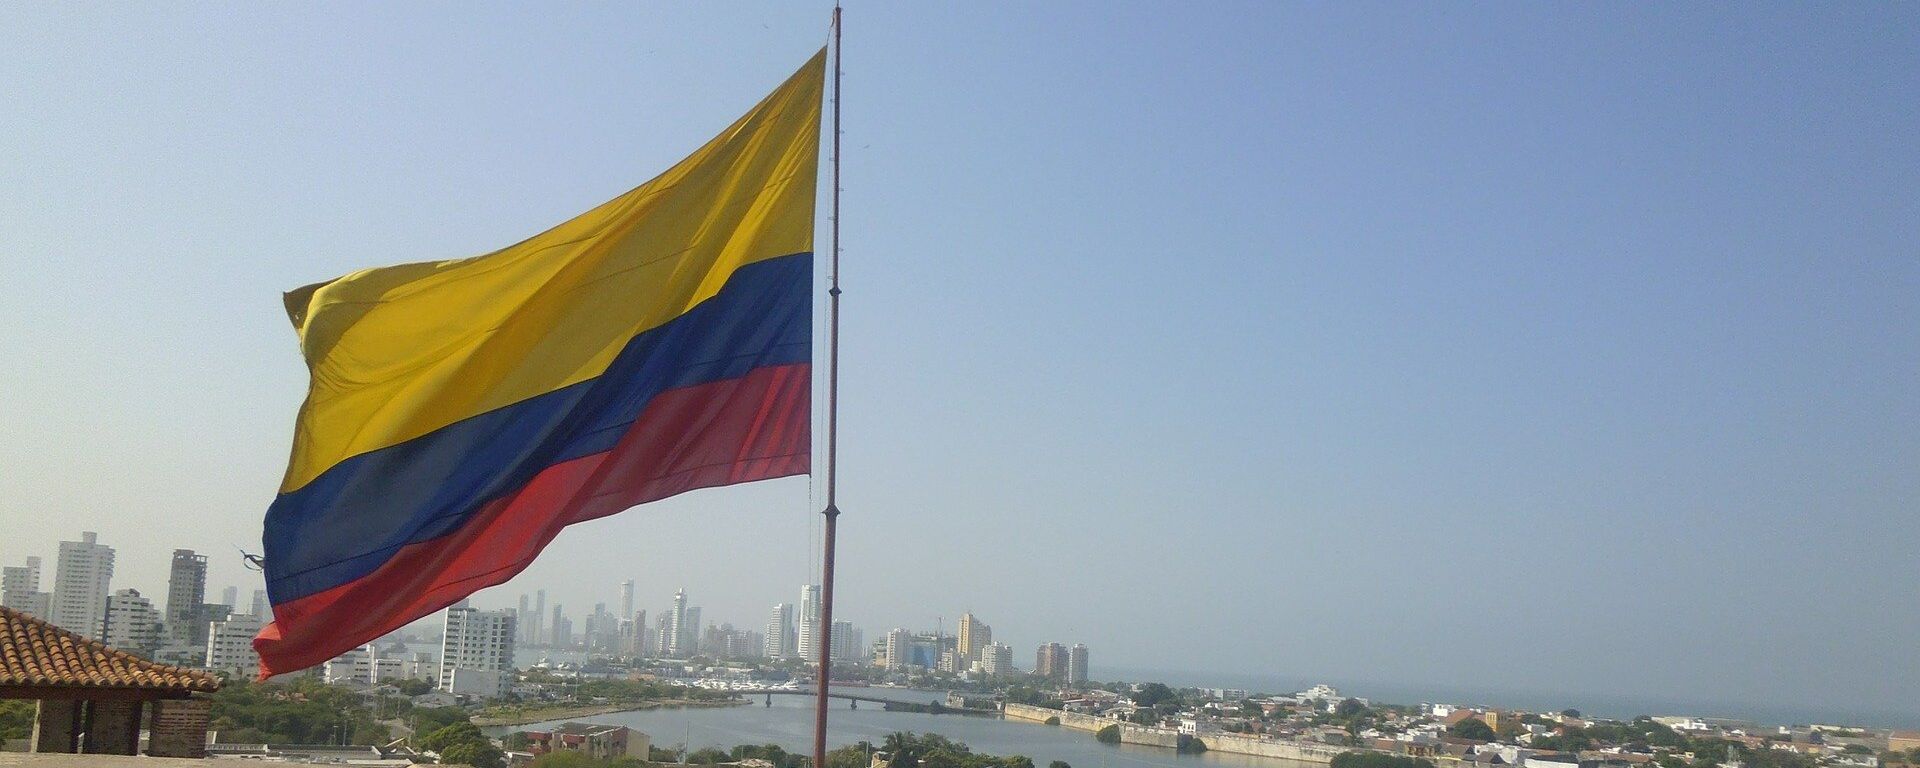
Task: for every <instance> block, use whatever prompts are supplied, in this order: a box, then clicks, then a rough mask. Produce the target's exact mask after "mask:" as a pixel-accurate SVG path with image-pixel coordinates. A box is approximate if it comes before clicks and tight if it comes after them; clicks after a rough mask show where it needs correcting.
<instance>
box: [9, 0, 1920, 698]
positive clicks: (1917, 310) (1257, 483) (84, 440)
mask: <svg viewBox="0 0 1920 768" xmlns="http://www.w3.org/2000/svg"><path fill="white" fill-rule="evenodd" d="M1917 13H1920V11H1916V9H1915V8H1914V7H1912V6H1897V5H1880V6H1861V7H1855V6H1848V7H1846V8H1845V9H1840V8H1836V7H1832V6H1764V7H1725V6H1633V7H1605V8H1601V7H1596V6H1564V5H1538V6H1524V7H1504V6H1503V7H1484V6H1483V7H1452V6H1448V7H1411V8H1401V9H1396V12H1394V13H1381V12H1379V9H1378V8H1373V7H1363V6H1344V5H1339V6H1286V5H1259V4H1249V5H1243V6H1233V7H1231V8H1229V9H1226V10H1218V9H1216V10H1212V11H1208V12H1201V13H1194V12H1191V10H1190V9H1186V8H1179V7H1173V6H1152V5H1144V4H1140V5H1133V4H1128V5H1120V6H1111V7H1110V6H1107V5H1093V4H1083V5H1071V4H1061V5H1050V6H1046V7H1039V8H1034V9H1031V10H1030V12H1028V13H1023V14H1022V15H1021V21H1022V23H1021V24H1017V25H1008V24H1006V23H1005V19H1004V16H1005V14H1003V13H997V12H993V11H990V10H982V9H979V8H975V7H970V6H959V5H956V6H947V7H917V6H888V5H882V4H874V5H871V6H867V5H856V6H855V7H853V8H850V9H849V11H848V15H849V18H850V19H852V20H853V21H851V22H850V23H849V39H850V43H849V47H848V50H847V70H848V75H847V81H846V84H847V95H848V104H847V107H848V110H847V115H848V121H847V125H846V126H845V128H846V132H845V134H844V139H845V142H846V144H845V149H846V157H845V166H844V171H845V173H844V178H843V182H842V186H844V187H845V188H846V193H845V200H844V202H845V213H844V216H843V217H842V218H843V219H844V221H843V222H842V223H843V224H844V225H845V226H844V227H843V230H844V234H845V237H846V241H845V246H846V248H845V251H844V254H843V255H844V262H843V263H844V268H845V277H846V278H847V282H846V295H845V297H844V299H845V303H846V316H845V322H844V324H843V326H842V331H841V332H842V336H843V338H842V349H843V351H844V352H845V355H844V360H843V361H841V362H842V366H841V370H842V377H843V378H842V381H841V392H840V395H841V398H840V402H841V404H842V411H841V419H840V425H841V428H842V430H843V432H842V436H841V438H842V439H841V440H840V446H839V456H840V461H841V468H842V470H843V472H842V473H841V474H840V487H839V494H840V499H839V507H840V508H841V509H842V510H843V512H844V515H843V516H842V517H841V518H840V526H839V530H840V550H839V555H838V561H837V562H838V567H839V583H838V584H837V585H836V595H837V598H836V602H837V604H836V610H835V617H836V618H838V619H842V620H846V621H850V622H853V623H854V624H855V625H856V626H860V627H863V628H864V629H865V630H866V631H867V632H868V633H869V635H870V636H877V634H876V633H880V632H883V631H886V630H889V629H891V628H894V627H897V626H907V627H932V626H935V625H937V624H940V623H943V622H944V623H946V624H947V626H948V627H949V629H948V630H947V631H949V632H951V631H953V630H952V629H951V627H952V623H953V622H956V621H957V619H958V616H959V614H960V613H961V612H963V611H966V610H969V609H970V608H971V609H977V610H978V612H979V613H980V615H982V616H983V617H985V618H986V619H987V620H989V621H990V623H991V624H992V625H993V626H994V636H995V637H994V640H995V642H1001V643H1005V644H1006V645H1008V646H1009V647H1011V648H1012V652H1013V658H1014V659H1015V661H1016V662H1017V663H1020V664H1025V663H1027V661H1026V660H1027V659H1030V657H1031V656H1032V655H1033V653H1034V649H1035V648H1036V647H1037V646H1038V644H1039V643H1043V642H1055V641H1058V642H1063V643H1065V642H1072V641H1073V638H1085V639H1087V640H1088V641H1089V643H1090V644H1091V645H1093V646H1094V648H1095V651H1096V654H1095V661H1094V665H1095V667H1096V668H1097V667H1100V666H1104V665H1111V666H1114V667H1130V668H1141V669H1181V668H1196V667H1197V668H1200V669H1196V670H1195V671H1201V672H1205V671H1220V672H1233V671H1236V670H1238V671H1270V672H1271V673H1273V674H1281V675H1298V676H1302V677H1307V678H1309V679H1312V678H1319V677H1324V678H1328V679H1336V680H1368V681H1401V682H1405V683H1408V684H1410V685H1433V686H1456V687H1457V686H1465V687H1473V688H1489V689H1499V690H1536V689H1540V688H1562V689H1565V690H1568V691H1574V692H1586V693H1592V694H1608V695H1613V694H1623V695H1624V694H1644V695H1648V696H1657V697H1666V698H1697V699H1704V700H1710V701H1727V702H1734V703H1749V704H1755V705H1764V704H1768V703H1775V702H1808V703H1814V704H1820V705H1833V706H1842V705H1845V706H1858V707H1860V708H1863V709H1869V710H1872V711H1887V712H1897V713H1902V716H1903V717H1912V716H1917V715H1920V712H1915V709H1916V707H1917V706H1920V705H1916V704H1914V702H1913V700H1912V696H1911V692H1912V691H1914V690H1920V660H1916V658H1915V656H1914V654H1913V653H1912V650H1911V647H1910V646H1911V643H1910V642H1909V641H1908V640H1907V638H1911V637H1915V636H1920V603H1916V602H1915V601H1914V600H1913V588H1912V583H1913V579H1912V577H1911V574H1910V569H1904V568H1902V567H1901V565H1900V564H1903V563H1905V562H1907V561H1908V560H1909V555H1908V550H1909V549H1910V547H1907V546H1906V545H1907V543H1908V542H1911V541H1914V540H1916V539H1917V538H1920V515H1915V514H1914V511H1915V510H1916V509H1920V477H1916V473H1914V472H1913V471H1912V468H1913V467H1915V466H1920V442H1917V441H1920V437H1916V436H1920V409H1917V408H1916V406H1915V403H1916V398H1915V397H1914V382H1916V381H1920V334H1913V333H1910V332H1906V329H1910V328H1914V327H1920V302H1917V301H1916V300H1915V297H1916V296H1920V291H1916V290H1915V288H1914V286H1915V285H1920V260H1916V259H1914V258H1913V249H1912V245H1911V240H1912V237H1911V225H1910V223H1909V222H1910V221H1911V220H1912V218H1913V216H1912V214H1911V210H1910V209H1911V208H1912V201H1913V194H1914V193H1913V184H1912V182H1911V179H1912V178H1913V177H1914V176H1915V175H1916V171H1915V169H1916V168H1920V142H1915V141H1914V140H1913V137H1914V136H1915V135H1920V112H1916V107H1915V105H1916V104H1920V97H1916V93H1920V85H1917V84H1916V82H1915V80H1914V74H1913V73H1915V72H1920V18H1916V14H1917ZM823 16H824V14H823V13H821V9H819V8H813V7H802V6H787V5H778V4H761V5H747V4H741V5H726V6H718V5H715V6H682V7H658V8H656V7H645V8H635V7H621V6H585V7H575V8H570V9H566V10H564V11H559V12H553V11H550V10H549V9H545V8H538V9H536V8H532V7H482V8H468V9H462V11H461V12H460V13H457V14H446V13H437V12H434V11H432V10H429V9H422V8H405V7H401V8H385V7H375V6H355V7H346V8H327V9H315V8H291V9H289V8H258V7H246V8H229V7H222V8H218V9H211V8H167V9H155V8H137V9H120V8H114V9H111V10H109V9H106V8H102V7H96V6H74V5H59V4H43V5H32V6H23V7H21V8H19V9H18V12H17V13H15V14H14V15H13V16H12V17H11V18H10V22H12V23H10V24H8V25H6V28H5V29H0V72H6V73H8V74H9V77H7V78H6V82H7V83H8V86H9V88H10V91H9V93H10V95H11V96H12V98H13V99H14V100H15V101H17V103H20V104H24V105H31V107H32V111H33V114H34V115H35V119H33V120H17V121H9V122H7V123H5V124H4V125H0V182H4V184H0V188H3V189H6V190H9V193H8V194H5V195H0V221H6V222H7V223H8V226H6V227H0V254H5V256H0V260H3V261H4V263H5V268H4V271H5V276H6V278H7V279H5V280H0V305H4V306H6V307H8V310H9V312H8V318H9V321H8V322H6V323H4V324H0V347H4V348H6V349H8V350H10V351H14V352H15V357H16V363H15V364H13V365H9V366H6V367H4V368H0V391H5V392H6V393H7V397H6V398H0V434H3V435H5V436H6V438H5V439H4V440H0V466H6V467H8V470H9V471H8V472H7V473H6V474H5V477H4V478H0V491H3V492H0V499H4V501H0V505H3V506H0V517H4V518H5V520H6V521H7V522H8V524H9V536H7V537H5V539H4V540H0V563H4V564H6V565H8V566H12V567H24V565H23V564H24V562H25V558H26V557H28V556H33V557H39V558H41V559H42V566H41V574H40V584H39V587H38V591H39V592H43V593H47V594H49V595H53V594H55V593H57V592H58V591H59V589H58V584H57V583H56V582H57V581H58V580H59V574H58V573H56V570H57V565H56V559H57V555H58V546H59V545H58V542H61V541H69V540H73V539H74V537H75V536H76V535H77V533H78V532H79V531H82V530H88V531H96V532H98V534H99V540H100V542H101V543H103V544H106V545H108V546H112V547H115V548H116V549H117V550H118V556H117V557H116V559H115V561H114V563H113V575H112V579H111V582H110V589H108V590H90V591H89V594H99V593H100V592H105V593H107V594H110V593H111V592H112V591H115V590H119V589H123V588H129V589H136V590H138V591H139V592H140V593H141V596H142V597H144V598H146V599H148V600H150V601H152V602H153V603H154V604H155V606H156V608H158V609H161V610H164V608H165V603H166V592H167V589H166V587H167V582H168V575H169V573H170V569H171V567H172V561H171V558H170V551H171V550H173V549H176V548H179V549H189V550H192V551H193V552H195V553H199V554H203V555H205V556H206V557H207V558H208V560H207V563H206V575H205V576H206V578H205V581H206V590H205V594H209V595H214V594H222V593H223V592H224V588H225V587H227V586H236V587H238V591H237V597H236V601H241V600H245V598H246V597H247V596H248V595H250V594H251V593H252V591H253V590H254V589H257V588H259V587H260V586H261V585H260V583H259V581H258V577H257V575H256V574H253V573H251V572H249V571H247V570H246V568H247V566H246V564H245V561H244V560H243V559H242V557H241V553H242V552H247V553H255V554H257V553H259V552H260V530H261V518H262V515H263V513H264V511H265V509H266V507H267V505H268V503H269V502H270V500H271V499H272V498H273V497H274V496H275V494H276V493H277V489H278V488H279V486H280V483H281V481H282V479H283V478H284V477H285V476H286V471H287V463H286V459H287V457H288V450H287V447H288V445H289V443H290V437H291V423H290V419H289V418H288V417H289V415H290V414H293V413H295V412H296V410H297V408H298V405H299V402H300V398H301V392H302V390H303V388H304V386H305V385H306V384H307V372H306V371H305V370H303V368H304V366H302V365H301V361H300V359H299V358H298V356H296V355H293V354H290V350H292V349H293V348H294V345H295V339H294V336H293V334H292V332H291V331H290V330H289V328H288V327H287V323H286V318H285V316H284V315H285V313H284V311H283V310H284V307H283V304H282V301H281V298H280V297H281V296H282V294H283V292H285V291H287V290H288V289H290V288H293V287H295V286H301V285H308V284H311V283H313V282H314V281H316V280H321V279H325V278H329V277H332V276H335V275H340V274H346V273H349V272H353V271H355V270H359V269H362V268H366V267H370V266H374V265H378V264H392V263H397V262H406V261H419V260H426V259H442V258H460V257H465V256H469V255H472V254H476V253H481V252H484V251H486V250H488V249H491V248H496V247H498V246H499V245H500V244H503V243H513V242H518V241H520V240H522V239H524V238H525V237H527V236H529V235H531V234H533V233H535V232H537V231H540V230H541V229H542V228H544V227H546V226H548V225H550V224H552V223H553V222H556V221H561V220H564V219H565V218H566V217H568V216H571V215H574V214H577V213H578V212H579V211H581V210H585V209H587V208H588V207H590V206H592V205H595V204H598V203H599V202H601V201H604V200H606V199H608V197H609V196H611V195H613V194H617V193H618V192H620V191H621V190H626V189H630V188H632V187H633V185H635V184H637V183H640V182H642V181H644V180H646V179H647V178H650V177H652V176H653V175H654V174H655V173H656V172H657V171H658V170H659V169H660V168H664V167H667V166H668V165H670V164H671V163H673V162H675V161H677V160H678V159H680V158H683V157H685V156H686V155H687V153H688V152H689V151H691V150H692V149H693V148H694V147H696V146H698V145H699V144H700V143H701V142H703V141H705V140H706V139H707V138H709V137H711V136H713V135H714V133H715V131H717V130H720V129H721V128H722V127H724V126H725V125H727V124H729V122H730V121H732V120H733V119H735V118H736V117H737V116H738V115H740V114H741V113H742V110H743V109H745V108H747V107H749V106H750V105H751V104H752V103H753V101H754V100H755V99H756V98H758V97H759V96H760V95H761V94H764V93H765V92H766V87H767V85H768V84H769V83H773V82H778V81H779V80H780V79H781V78H783V77H785V76H786V75H787V74H788V73H791V72H792V71H793V68H794V66H795V65H796V63H798V62H801V61H805V60H806V59H807V57H809V56H811V55H812V54H813V53H814V52H815V51H816V50H817V49H818V47H819V45H820V43H821V39H820V38H821V34H820V33H821V32H822V31H823V29H824V21H825V20H824V18H823ZM855 29H857V30H858V33H857V34H855V33H854V30H855ZM473 50H489V51H494V52H496V53H497V55H490V56H487V57H480V58H479V59H478V60H476V59H475V57H473V56H471V55H470V54H471V52H472V51H473ZM103 220H110V221H111V222H112V225H111V226H102V225H101V222H102V221H103ZM823 221H824V220H823ZM818 303H820V302H818V301H816V304H818ZM815 346H816V348H821V347H823V346H824V345H823V344H816V345H815ZM823 395H824V393H823V392H821V393H816V397H815V402H816V403H820V402H824V400H825V398H824V396H823ZM820 432H821V430H819V429H818V428H817V427H816V429H815V433H816V436H817V435H818V434H819V433H820ZM814 453H815V455H816V456H822V455H824V451H823V450H821V449H816V450H815V452H814ZM822 501H823V500H822V499H821V498H820V497H819V489H818V488H815V487H814V484H813V483H812V482H810V481H809V480H807V479H801V478H792V479H786V480H775V481H769V482H765V483H760V484H755V485H750V486H742V487H736V488H728V489H724V490H714V491H699V492H694V493H689V494H685V495H682V496H678V497H675V498H672V499H669V500H666V501H663V502H660V503H657V504H653V505H650V506H648V507H646V508H644V509H641V510H637V511H635V512H632V513H627V514H621V515H615V516H612V517H608V518H605V519H600V520H595V521H591V522H588V523H583V524H581V525H579V526H577V527H576V528H574V529H571V530H568V531H566V532H564V533H562V534H561V535H560V536H559V537H558V538H557V539H555V540H554V541H553V543H552V545H551V549H550V550H548V551H547V552H546V554H545V556H544V557H542V558H541V559H540V560H538V561H536V562H535V563H533V565H532V566H531V567H529V568H528V569H527V570H526V571H525V572H524V573H522V574H521V575H520V577H519V578H518V579H516V581H515V582H514V583H510V584H507V585H504V586H502V587H500V588H499V589H498V590H492V591H487V592H483V593H480V594H478V595H475V596H474V599H475V600H476V601H477V604H484V605H489V606H494V607H502V606H507V605H517V599H518V595H519V594H521V593H523V592H524V593H531V592H533V591H534V589H535V588H546V589H550V590H551V591H552V594H550V595H549V596H548V599H547V601H546V605H545V611H546V612H547V613H548V614H550V613H551V610H552V608H553V607H554V606H555V605H564V606H565V607H566V611H567V613H569V614H570V615H572V616H574V617H575V630H576V631H578V630H580V629H582V628H583V626H582V620H583V618H584V617H585V616H587V615H589V614H591V613H592V606H594V605H595V604H597V603H606V604H607V605H609V606H618V605H620V602H621V601H620V599H619V595H618V587H619V584H620V583H621V582H622V581H624V580H627V579H632V580H634V581H635V582H636V593H637V596H636V603H637V605H636V608H638V607H639V606H642V605H644V606H645V607H647V608H649V609H650V610H652V611H656V612H657V611H658V610H659V609H660V608H661V607H662V605H663V603H662V600H661V597H660V596H661V595H662V594H663V593H664V594H671V592H672V590H673V589H675V588H679V587H686V588H687V589H689V590H690V591H692V592H694V593H695V594H697V595H698V596H699V597H698V598H697V599H696V601H695V602H697V603H699V604H700V607H701V608H703V609H704V611H705V613H706V615H708V616H726V617H728V618H729V619H730V620H731V621H732V622H733V623H734V624H735V625H736V626H739V627H746V628H758V627H762V626H764V624H765V623H766V620H767V612H768V610H769V608H770V607H771V606H772V605H774V604H776V603H794V604H795V605H796V609H797V608H798V605H799V600H798V598H799V595H797V594H794V592H795V590H794V589H793V587H794V586H795V585H801V584H810V583H817V581H818V579H819V578H820V577H819V570H820V569H819V562H818V558H819V522H818V520H819V511H820V508H821V506H822ZM149 542H151V543H150V544H149ZM136 544H138V546H137V547H136ZM636 563H638V564H641V565H639V566H636V565H635V564H636ZM100 599H101V600H103V601H104V599H105V595H101V596H100ZM249 602H250V601H249ZM76 605H77V604H76ZM95 608H101V609H104V603H101V604H98V605H93V604H89V605H85V606H78V605H77V607H75V608H74V609H73V610H74V611H75V614H74V615H75V616H78V615H79V614H82V613H87V612H91V611H93V610H94V609H95ZM56 613H57V611H56ZM91 620H92V619H91V617H87V618H76V619H74V621H76V622H79V623H86V622H89V621H91ZM1195 628H1207V629H1208V630H1209V631H1205V632H1200V631H1195ZM1756 670H1765V673H1764V674H1760V673H1756Z"/></svg>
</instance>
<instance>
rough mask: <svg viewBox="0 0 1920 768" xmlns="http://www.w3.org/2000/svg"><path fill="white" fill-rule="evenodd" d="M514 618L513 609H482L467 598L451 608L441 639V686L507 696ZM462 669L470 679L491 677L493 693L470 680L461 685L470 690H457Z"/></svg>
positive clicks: (448, 689)
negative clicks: (456, 684)
mask: <svg viewBox="0 0 1920 768" xmlns="http://www.w3.org/2000/svg"><path fill="white" fill-rule="evenodd" d="M513 619H514V617H513V611H482V610H480V609H478V608H474V607H471V606H469V605H467V601H465V600H462V601H460V602H458V603H455V604H454V605H453V606H452V607H450V608H448V609H447V613H446V634H445V635H444V636H443V638H442V640H441V642H440V680H439V683H440V690H443V691H448V692H454V693H476V694H479V695H491V696H505V695H506V694H507V693H508V691H509V690H510V689H511V687H512V685H513V639H514V620H513ZM461 670H466V671H468V672H469V674H467V675H465V676H464V677H466V678H467V679H468V680H473V679H475V678H481V679H490V681H491V684H492V691H491V693H489V692H487V691H485V690H484V686H476V685H472V684H470V683H469V684H463V685H462V687H463V688H466V689H467V690H463V691H455V689H454V679H455V675H456V672H458V671H461ZM474 673H494V674H492V675H490V676H489V675H484V674H474ZM462 682H463V683H466V681H462Z"/></svg>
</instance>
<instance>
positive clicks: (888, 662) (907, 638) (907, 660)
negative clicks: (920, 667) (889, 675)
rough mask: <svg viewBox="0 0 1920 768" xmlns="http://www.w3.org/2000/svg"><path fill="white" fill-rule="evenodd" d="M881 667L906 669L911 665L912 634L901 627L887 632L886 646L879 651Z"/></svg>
mask: <svg viewBox="0 0 1920 768" xmlns="http://www.w3.org/2000/svg"><path fill="white" fill-rule="evenodd" d="M880 658H881V666H884V667H886V668H887V669H894V670H900V669H906V668H907V667H909V666H912V665H913V660H912V658H913V633H912V632H908V631H907V630H906V629H904V628H901V627H894V628H893V629H891V630H888V631H887V640H886V646H885V648H884V649H883V650H882V651H881V657H880Z"/></svg>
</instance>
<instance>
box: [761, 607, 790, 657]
mask: <svg viewBox="0 0 1920 768" xmlns="http://www.w3.org/2000/svg"><path fill="white" fill-rule="evenodd" d="M765 653H766V656H767V658H769V659H784V658H786V657H788V656H792V655H793V604H792V603H780V604H779V605H775V606H774V607H773V613H772V615H770V616H768V617H767V647H766V651H765Z"/></svg>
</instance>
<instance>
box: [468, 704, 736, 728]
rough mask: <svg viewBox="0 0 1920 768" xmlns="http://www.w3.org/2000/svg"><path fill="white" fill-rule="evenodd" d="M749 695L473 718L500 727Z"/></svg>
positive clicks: (687, 706) (533, 709)
mask: <svg viewBox="0 0 1920 768" xmlns="http://www.w3.org/2000/svg"><path fill="white" fill-rule="evenodd" d="M748 703H750V702H748V701H747V700H746V699H734V700H730V701H690V700H687V699H668V700H665V701H643V702H639V703H627V704H595V705H590V706H575V707H528V708H526V709H523V710H519V711H516V712H514V713H512V714H508V715H501V716H498V717H481V716H478V715H476V716H474V717H473V718H472V722H473V724H474V725H476V726H479V727H481V728H496V727H501V726H508V725H531V724H533V723H545V722H550V721H553V720H573V719H578V718H583V717H593V716H595V715H610V714H613V713H615V712H639V711H641V710H648V709H701V708H711V707H738V706H745V705H746V704H748Z"/></svg>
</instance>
